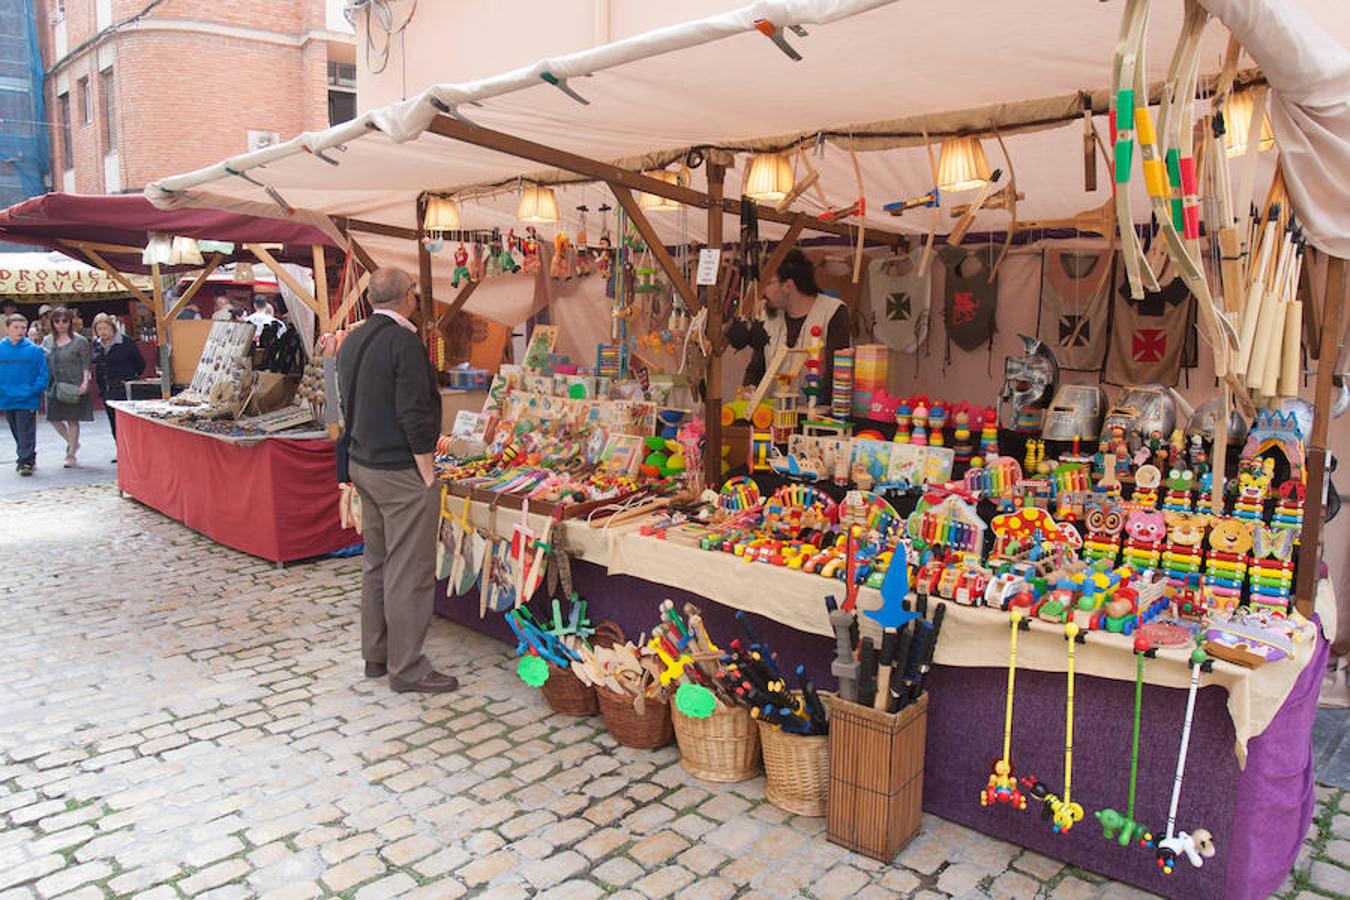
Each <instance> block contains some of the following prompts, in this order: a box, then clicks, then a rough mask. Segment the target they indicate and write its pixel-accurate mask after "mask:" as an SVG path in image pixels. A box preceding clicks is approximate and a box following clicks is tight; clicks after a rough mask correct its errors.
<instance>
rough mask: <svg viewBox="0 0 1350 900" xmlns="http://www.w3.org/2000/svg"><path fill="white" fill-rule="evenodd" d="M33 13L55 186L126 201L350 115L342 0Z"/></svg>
mask: <svg viewBox="0 0 1350 900" xmlns="http://www.w3.org/2000/svg"><path fill="white" fill-rule="evenodd" d="M35 7H36V9H37V15H38V16H39V17H40V21H39V22H38V26H39V33H40V34H42V35H43V42H42V43H43V55H44V59H45V68H46V84H45V88H44V90H45V95H46V100H47V104H48V107H47V108H48V110H49V115H48V119H49V121H50V122H51V123H52V166H51V168H52V181H53V189H55V190H64V191H76V192H79V193H90V194H98V193H120V192H128V191H139V190H141V189H142V188H143V187H144V186H145V185H146V184H147V183H149V182H150V181H153V180H154V179H156V178H160V177H163V176H165V175H171V174H174V173H178V172H184V171H188V170H191V169H195V168H199V167H201V166H205V165H208V164H211V163H214V162H218V161H219V160H221V159H224V158H226V157H229V156H233V155H236V154H239V153H243V152H245V151H246V150H249V149H251V148H253V147H256V146H259V145H261V144H264V143H266V142H268V141H269V140H277V139H280V140H286V139H289V138H291V137H294V136H295V135H296V134H298V133H299V132H301V131H308V130H313V129H319V128H325V127H327V126H328V125H329V124H330V122H331V121H332V120H333V119H334V118H336V119H338V120H340V119H341V118H343V117H348V116H349V115H350V113H349V112H348V110H350V109H352V108H354V100H351V101H349V100H348V99H347V94H348V92H349V91H350V90H354V86H355V85H354V70H353V68H352V66H353V64H354V61H355V50H354V47H353V43H352V35H351V27H350V26H349V25H348V23H347V21H346V19H345V18H344V17H343V15H342V7H343V2H342V0H232V2H228V3H219V2H208V0H38V2H37V3H36V4H35ZM330 94H331V95H333V96H330ZM330 110H333V111H334V113H333V115H331V116H330Z"/></svg>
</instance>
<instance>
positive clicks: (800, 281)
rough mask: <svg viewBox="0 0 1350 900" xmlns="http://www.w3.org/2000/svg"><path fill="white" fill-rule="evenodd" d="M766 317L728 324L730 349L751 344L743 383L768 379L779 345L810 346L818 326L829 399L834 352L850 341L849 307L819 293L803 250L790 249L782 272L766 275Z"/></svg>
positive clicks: (825, 393) (824, 384)
mask: <svg viewBox="0 0 1350 900" xmlns="http://www.w3.org/2000/svg"><path fill="white" fill-rule="evenodd" d="M760 289H761V290H762V291H763V292H764V300H765V304H764V305H765V310H764V318H762V319H756V320H755V322H754V323H748V322H746V321H745V320H743V319H737V320H736V321H735V322H732V323H731V326H730V327H729V328H728V329H727V343H728V344H730V345H731V347H732V349H735V350H743V349H744V348H746V347H749V348H750V349H751V356H750V364H749V365H748V366H747V367H746V369H745V379H744V381H743V382H742V383H743V384H746V385H750V386H752V387H753V386H754V385H757V384H759V382H760V380H761V379H763V378H764V373H765V369H766V368H767V367H768V363H769V360H772V359H773V358H774V356H775V355H776V354H777V353H778V351H779V349H780V348H783V347H786V348H788V349H792V350H796V349H806V347H807V343H808V341H809V340H810V337H811V334H812V330H813V329H816V328H819V329H820V332H819V337H820V340H822V341H823V342H824V344H825V347H824V350H823V358H822V360H821V372H820V397H821V398H822V399H823V400H824V402H825V403H827V404H828V403H829V398H830V396H831V394H832V392H833V389H834V352H835V351H836V350H843V349H846V348H847V347H848V346H849V343H850V336H849V321H848V307H847V306H845V305H844V304H843V303H842V302H841V301H840V300H838V299H837V298H835V297H830V296H828V295H826V294H822V293H821V292H820V287H819V286H818V285H817V284H816V270H815V267H814V266H813V265H812V264H811V260H809V259H807V258H806V254H805V253H803V252H802V251H800V250H795V249H794V250H789V251H788V253H787V255H786V256H784V257H783V262H782V263H781V264H780V265H779V266H778V271H777V272H775V273H774V274H773V275H771V276H770V277H768V278H766V279H765V280H764V281H763V282H762V283H761V284H760Z"/></svg>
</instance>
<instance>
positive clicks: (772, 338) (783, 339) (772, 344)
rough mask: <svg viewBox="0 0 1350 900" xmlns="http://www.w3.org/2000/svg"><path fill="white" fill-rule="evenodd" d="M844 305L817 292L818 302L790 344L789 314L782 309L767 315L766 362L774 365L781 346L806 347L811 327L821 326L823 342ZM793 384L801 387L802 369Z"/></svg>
mask: <svg viewBox="0 0 1350 900" xmlns="http://www.w3.org/2000/svg"><path fill="white" fill-rule="evenodd" d="M843 305H844V304H843V303H842V302H841V301H840V300H839V299H837V298H835V297H831V296H829V295H827V294H817V295H816V302H815V303H813V304H811V311H810V312H808V313H807V314H806V321H805V322H803V323H802V330H801V332H800V333H799V334H798V335H797V343H795V344H789V343H788V340H787V315H786V314H785V313H783V312H782V311H780V312H779V313H778V315H776V316H765V317H764V331H765V333H767V334H768V335H769V343H768V345H766V346H765V348H764V364H765V365H772V364H773V358H774V356H775V354H777V353H778V350H779V348H781V347H784V346H786V347H788V348H789V349H793V350H795V349H797V348H798V347H802V348H805V347H806V346H807V344H808V343H809V342H810V340H811V329H812V328H815V327H817V326H819V327H820V340H821V342H822V343H823V342H824V341H825V339H826V337H828V336H829V331H830V320H831V319H833V318H834V314H835V313H836V312H838V311H839V307H841V306H843ZM804 368H805V367H803V369H804ZM793 386H794V387H797V388H800V386H801V371H798V373H797V379H796V381H794V382H793Z"/></svg>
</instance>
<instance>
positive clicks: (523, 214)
mask: <svg viewBox="0 0 1350 900" xmlns="http://www.w3.org/2000/svg"><path fill="white" fill-rule="evenodd" d="M516 218H517V219H519V220H520V221H522V222H530V223H533V224H538V225H546V224H548V223H550V222H556V221H558V198H557V196H556V195H555V194H554V193H553V188H551V187H544V186H543V185H538V184H527V185H525V187H524V188H523V189H522V190H521V192H520V205H519V206H517V207H516Z"/></svg>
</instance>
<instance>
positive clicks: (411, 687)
mask: <svg viewBox="0 0 1350 900" xmlns="http://www.w3.org/2000/svg"><path fill="white" fill-rule="evenodd" d="M389 686H390V687H391V688H393V689H394V690H395V691H396V692H397V693H400V694H404V693H407V692H409V691H416V692H417V693H419V694H446V693H449V692H450V691H453V690H458V689H459V679H458V678H456V677H455V676H453V675H446V674H444V673H442V672H437V671H436V670H435V669H433V670H431V671H430V672H428V673H427V674H426V675H423V676H422V679H421V680H420V681H413V682H407V681H395V680H394V679H392V678H391V679H389Z"/></svg>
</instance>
